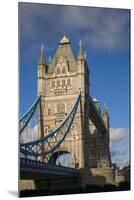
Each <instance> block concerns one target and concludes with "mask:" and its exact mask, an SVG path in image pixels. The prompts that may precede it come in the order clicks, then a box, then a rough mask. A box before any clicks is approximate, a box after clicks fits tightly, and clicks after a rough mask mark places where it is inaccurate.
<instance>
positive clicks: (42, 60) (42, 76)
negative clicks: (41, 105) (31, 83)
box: [38, 45, 45, 96]
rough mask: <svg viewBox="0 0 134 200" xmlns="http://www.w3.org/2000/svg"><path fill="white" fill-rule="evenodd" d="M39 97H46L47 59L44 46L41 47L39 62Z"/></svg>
mask: <svg viewBox="0 0 134 200" xmlns="http://www.w3.org/2000/svg"><path fill="white" fill-rule="evenodd" d="M38 95H42V96H44V95H45V58H44V46H43V45H41V50H40V58H39V62H38Z"/></svg>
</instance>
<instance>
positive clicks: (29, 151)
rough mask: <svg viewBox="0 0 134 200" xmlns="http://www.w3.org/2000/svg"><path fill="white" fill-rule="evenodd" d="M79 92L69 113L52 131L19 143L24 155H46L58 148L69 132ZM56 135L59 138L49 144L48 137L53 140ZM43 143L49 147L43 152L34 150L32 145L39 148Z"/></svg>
mask: <svg viewBox="0 0 134 200" xmlns="http://www.w3.org/2000/svg"><path fill="white" fill-rule="evenodd" d="M80 94H81V93H80V91H79V92H78V95H77V98H76V100H75V102H74V104H73V106H72V109H71V111H70V113H68V114H67V116H66V118H65V119H64V120H63V121H62V123H61V124H60V125H59V126H58V127H57V128H55V129H54V130H53V131H50V132H49V133H48V134H47V135H46V136H43V137H41V138H40V139H38V140H35V141H33V142H27V143H21V144H20V152H21V153H23V154H24V155H29V156H34V157H38V156H46V155H48V154H50V153H52V152H53V151H54V150H55V149H56V148H58V147H59V146H60V144H61V143H62V142H63V140H64V139H65V137H66V135H67V133H68V132H69V129H70V127H71V124H72V122H73V119H74V116H75V113H76V110H77V107H78V103H79V100H80ZM66 125H67V126H66ZM61 129H62V130H63V135H62V134H61ZM58 136H60V140H58V139H57V142H55V143H54V144H53V143H52V144H51V142H50V141H51V140H50V139H52V141H53V138H55V137H58ZM43 143H44V144H46V143H48V144H49V149H45V150H44V152H42V151H41V152H40V153H39V152H35V150H34V147H36V149H37V148H38V149H40V146H41V144H43ZM44 146H45V145H44ZM40 150H41V149H40Z"/></svg>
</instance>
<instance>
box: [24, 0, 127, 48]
mask: <svg viewBox="0 0 134 200" xmlns="http://www.w3.org/2000/svg"><path fill="white" fill-rule="evenodd" d="M20 8H21V9H20V16H21V17H20V24H21V31H22V33H21V34H22V35H23V36H26V37H27V38H29V39H30V40H38V39H40V38H43V37H44V40H46V39H50V38H51V39H52V38H54V35H56V34H57V33H60V34H61V35H62V34H63V32H64V31H66V32H67V33H68V32H69V33H72V34H73V35H74V37H76V38H77V39H82V40H83V41H84V43H85V44H86V45H87V44H88V45H90V46H91V47H93V48H95V49H100V48H102V49H122V48H128V45H129V41H128V38H129V37H128V36H129V30H128V27H129V13H128V10H121V9H106V8H105V9H104V8H90V7H75V6H54V5H53V6H52V5H51V6H49V5H41V4H36V5H35V4H25V3H23V4H21V7H20ZM81 36H82V38H80V37H81Z"/></svg>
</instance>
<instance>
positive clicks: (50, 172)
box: [20, 158, 79, 179]
mask: <svg viewBox="0 0 134 200" xmlns="http://www.w3.org/2000/svg"><path fill="white" fill-rule="evenodd" d="M78 176H79V171H78V169H74V168H69V167H63V166H59V165H52V164H48V163H44V162H40V161H36V160H30V159H25V158H21V159H20V179H47V178H49V179H53V178H59V177H60V178H62V177H78Z"/></svg>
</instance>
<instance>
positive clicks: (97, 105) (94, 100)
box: [93, 97, 100, 112]
mask: <svg viewBox="0 0 134 200" xmlns="http://www.w3.org/2000/svg"><path fill="white" fill-rule="evenodd" d="M93 102H94V105H95V106H96V108H97V110H98V111H99V112H100V106H99V102H98V100H97V99H96V98H95V97H94V98H93Z"/></svg>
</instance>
